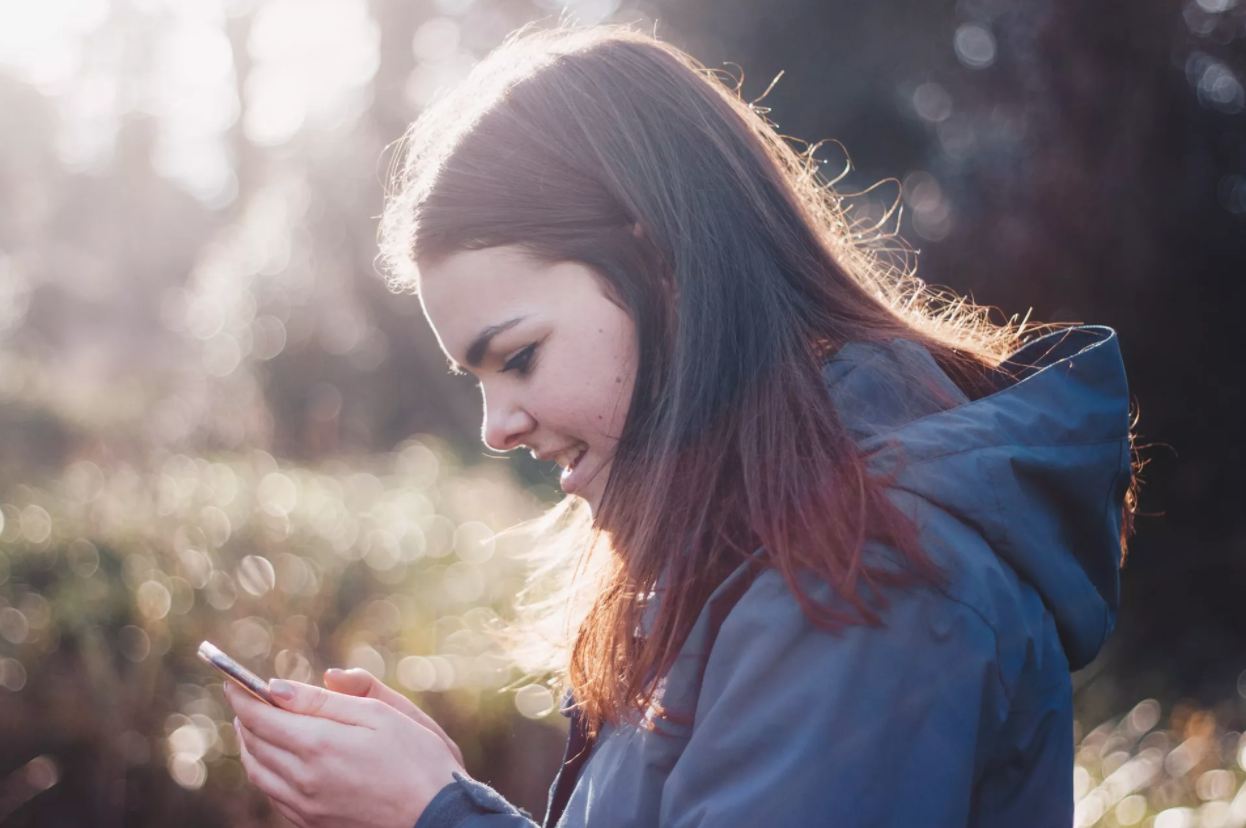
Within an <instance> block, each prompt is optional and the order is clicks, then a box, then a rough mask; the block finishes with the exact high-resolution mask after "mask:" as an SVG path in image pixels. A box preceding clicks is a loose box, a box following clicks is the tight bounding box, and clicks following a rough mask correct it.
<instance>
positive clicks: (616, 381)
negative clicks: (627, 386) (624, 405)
mask: <svg viewBox="0 0 1246 828" xmlns="http://www.w3.org/2000/svg"><path fill="white" fill-rule="evenodd" d="M614 381H615V383H616V384H617V383H620V382H622V381H623V378H622V377H615V378H614Z"/></svg>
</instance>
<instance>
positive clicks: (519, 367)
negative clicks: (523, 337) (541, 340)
mask: <svg viewBox="0 0 1246 828" xmlns="http://www.w3.org/2000/svg"><path fill="white" fill-rule="evenodd" d="M535 353H536V343H535V342H533V343H532V344H531V345H529V346H528V347H526V348H524V349H523V350H522V351H520V352H519V353H517V354H515V355H514V356H513V357H511V358H510V359H509V360H507V361H506V364H505V365H503V366H502V373H503V374H505V373H506V372H507V371H519V376H521V377H523V376H527V374H528V372H529V371H531V370H532V357H533V355H534V354H535Z"/></svg>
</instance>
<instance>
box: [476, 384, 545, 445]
mask: <svg viewBox="0 0 1246 828" xmlns="http://www.w3.org/2000/svg"><path fill="white" fill-rule="evenodd" d="M481 394H482V395H483V397H484V409H485V411H484V423H483V424H482V425H481V429H480V436H481V439H482V440H484V443H485V445H486V446H488V447H489V448H491V449H493V450H494V451H510V450H511V449H514V448H518V447H519V446H520V445H522V444H523V441H524V439H525V438H526V437H527V436H528V435H529V434H531V433H532V430H533V429H534V428H536V420H535V419H534V418H533V417H532V415H531V414H529V413H528V412H527V411H525V410H524V408H523V406H521V405H519V403H518V401H517V400H515V399H513V398H509V397H508V395H505V394H499V393H495V394H488V393H486V392H484V391H483V390H482V391H481Z"/></svg>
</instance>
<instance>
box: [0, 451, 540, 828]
mask: <svg viewBox="0 0 1246 828" xmlns="http://www.w3.org/2000/svg"><path fill="white" fill-rule="evenodd" d="M5 497H6V498H8V499H9V500H10V502H5V503H3V504H2V505H0V515H2V516H3V517H2V521H3V523H2V528H0V644H2V646H0V654H2V655H0V687H2V688H3V689H2V690H0V693H3V694H4V696H7V698H4V696H0V733H4V734H5V751H4V754H5V756H4V760H5V761H6V762H12V761H15V760H20V759H22V758H23V756H22V753H21V751H20V750H15V748H17V746H18V745H23V746H24V747H25V748H26V749H27V750H35V751H37V752H39V755H42V756H45V759H44V760H43V764H36V765H35V766H33V767H34V769H33V770H32V769H31V768H30V767H27V768H26V769H25V770H24V771H22V772H21V773H19V774H18V775H17V776H15V777H11V779H10V781H11V782H14V780H17V779H19V778H22V774H25V776H30V775H31V774H37V773H44V774H45V777H44V778H45V780H46V778H48V777H46V774H48V773H51V774H53V775H58V774H60V773H61V772H62V771H61V770H60V769H61V768H62V766H64V765H66V764H68V765H69V767H68V768H66V770H65V771H63V772H64V773H65V775H66V778H65V782H67V783H71V785H72V787H75V788H79V787H80V786H84V787H88V788H89V787H91V786H92V782H98V780H90V779H87V778H81V777H82V776H87V775H90V774H93V773H99V771H100V770H101V769H104V768H112V769H114V773H115V774H116V779H117V780H121V779H125V780H127V781H126V784H125V785H124V786H123V787H118V788H115V789H113V790H109V791H107V792H106V794H101V796H104V798H105V800H106V801H105V802H102V803H96V804H97V805H103V806H105V808H106V810H112V811H115V812H122V811H123V810H124V809H125V808H134V807H140V808H142V809H144V811H149V810H150V809H152V808H156V809H157V811H158V809H159V808H161V807H167V804H161V797H159V796H155V797H154V798H153V796H152V791H150V790H147V788H149V787H151V783H150V782H144V779H145V778H146V774H148V773H149V772H150V770H151V769H153V768H159V769H165V770H167V772H168V775H169V777H171V778H172V779H173V780H174V781H175V782H177V783H178V784H179V785H181V786H182V787H184V788H187V789H190V790H200V789H202V790H203V791H204V794H203V795H204V796H206V797H207V798H208V799H209V800H210V801H211V802H212V803H213V804H214V805H215V807H216V808H218V809H219V810H220V812H221V813H222V814H225V815H227V816H228V824H231V825H241V824H248V823H247V821H246V815H247V814H248V813H255V812H257V811H258V813H260V814H263V813H264V808H263V807H258V808H257V805H256V803H255V802H254V801H253V800H254V797H251V796H248V797H243V798H241V799H239V798H237V797H236V796H233V795H232V792H234V791H237V790H238V789H239V788H240V787H241V785H242V783H243V774H242V771H241V766H240V765H239V764H238V762H237V760H236V758H235V757H236V755H237V748H236V745H235V743H234V737H233V730H232V725H231V722H232V718H233V717H232V714H231V713H230V711H229V709H228V706H227V705H226V704H225V703H224V699H223V696H222V695H221V693H220V684H219V682H218V680H217V679H218V676H217V675H216V674H215V672H214V671H213V670H211V668H208V667H207V666H206V665H203V664H202V663H201V662H199V660H198V659H197V657H196V655H195V650H196V648H197V646H198V644H199V642H200V641H202V640H205V639H206V640H210V641H213V642H215V643H217V644H219V645H220V646H222V647H223V648H224V649H226V650H227V651H228V652H230V653H231V654H233V655H235V656H236V657H237V658H239V659H240V660H241V661H242V662H243V663H245V664H247V665H248V666H249V667H251V668H252V669H253V670H255V671H256V672H258V673H259V674H260V675H264V676H268V675H273V676H281V677H284V678H291V679H295V680H298V681H316V680H318V676H319V673H320V672H321V671H322V670H323V669H325V668H327V667H329V666H342V665H346V666H352V667H363V668H365V669H367V670H369V671H371V672H372V673H374V674H375V675H377V676H380V677H382V678H385V679H387V680H388V681H389V683H390V684H391V685H394V686H397V687H400V688H404V689H405V690H407V691H408V692H411V693H414V694H416V696H417V698H420V697H421V696H422V695H424V694H435V700H431V699H426V700H425V704H427V705H428V707H429V709H430V711H431V712H433V713H434V715H435V716H436V717H437V719H438V720H439V721H441V722H442V723H443V724H444V725H445V726H446V727H447V729H448V731H449V732H450V733H451V734H452V735H453V736H454V737H455V738H456V740H457V741H458V742H459V744H460V746H461V747H462V748H463V750H464V754H465V756H466V758H467V761H468V763H469V765H471V766H473V767H475V768H479V769H481V770H482V771H485V772H497V773H500V774H501V775H502V776H505V775H506V771H505V769H504V768H502V767H498V766H497V762H498V759H499V758H500V757H499V756H498V755H493V752H492V751H490V750H489V748H490V747H493V745H492V744H491V743H495V742H498V741H500V740H502V739H503V738H505V736H506V735H507V734H508V732H509V728H508V727H507V724H506V722H507V720H508V718H512V717H514V716H515V715H517V714H518V715H523V716H526V717H529V718H541V717H544V716H546V715H547V714H549V713H550V712H551V711H552V709H553V707H554V700H553V697H552V695H551V693H550V691H549V689H548V688H547V687H545V686H543V685H533V684H530V683H529V684H527V685H526V686H523V687H520V688H519V691H518V693H515V694H501V693H499V692H497V691H498V689H499V688H502V687H503V686H504V685H506V684H508V683H510V682H512V681H513V680H514V679H516V678H517V674H516V673H515V671H514V669H513V667H512V665H511V662H510V661H509V660H508V659H507V658H506V657H505V656H504V654H503V653H502V652H500V650H499V649H498V646H497V643H496V641H495V639H494V638H493V637H492V636H491V635H490V631H491V630H493V629H495V625H496V622H497V619H498V615H497V613H496V612H495V611H494V610H493V609H492V608H491V607H492V606H493V605H495V604H496V605H505V604H506V602H507V599H508V598H509V597H510V596H512V595H514V593H515V592H516V591H517V590H518V589H519V588H520V586H521V585H522V581H523V575H524V568H523V566H522V565H521V563H520V562H518V561H516V560H515V559H514V555H515V553H517V552H522V550H523V548H524V543H525V541H524V540H523V539H522V538H519V537H516V536H505V537H503V538H495V532H496V530H498V529H501V528H504V527H507V526H512V525H514V524H515V523H517V522H519V521H521V520H523V519H525V518H528V517H532V516H535V515H536V514H538V513H539V504H538V502H537V500H536V498H535V497H534V496H533V495H532V494H531V493H530V492H528V491H526V490H524V489H523V488H521V487H519V486H518V485H516V484H515V482H514V481H513V479H512V477H511V475H510V474H509V473H508V472H507V471H506V470H505V469H504V468H503V467H501V466H497V465H483V466H477V467H474V468H470V469H464V468H461V467H460V466H459V464H458V462H457V460H456V459H455V457H454V455H453V453H452V452H450V451H449V450H448V449H447V448H446V447H445V446H444V444H442V443H441V441H439V440H437V439H435V438H431V437H427V436H424V437H421V438H419V439H417V440H411V441H407V442H405V443H404V444H403V445H401V446H400V447H399V448H398V449H397V450H396V451H395V452H393V453H389V454H384V455H376V456H371V457H364V458H354V459H347V458H338V459H336V460H335V462H334V463H333V464H332V465H331V466H329V467H325V468H310V467H300V466H292V465H286V464H279V463H278V462H277V461H276V460H274V459H273V458H272V457H271V456H270V455H268V454H267V453H265V452H263V451H260V450H255V451H252V452H249V453H248V454H246V455H241V456H221V457H217V458H215V459H212V460H208V459H202V458H199V459H194V458H191V457H189V456H187V455H184V454H176V455H170V456H168V457H166V458H165V459H164V461H163V462H162V463H159V464H156V465H155V468H154V469H153V470H151V471H140V470H136V469H134V468H132V467H130V466H128V465H124V464H121V465H117V466H116V467H112V468H107V469H105V468H101V467H100V466H98V465H96V464H95V463H93V462H90V461H78V462H75V463H72V464H71V465H69V466H68V467H67V468H66V469H65V470H64V473H63V474H62V475H61V476H59V477H57V478H55V479H52V480H49V481H47V482H46V484H44V485H42V486H39V487H34V486H30V485H20V486H17V487H15V488H14V489H13V490H12V491H10V492H8V493H7V494H6V495H5ZM512 689H513V688H512ZM17 700H23V702H22V703H20V704H14V703H13V702H14V701H17ZM554 719H561V717H558V716H555V717H554ZM53 757H55V758H53ZM88 757H90V759H89V760H88ZM75 774H78V775H79V778H77V779H74V778H73V777H74V775H75ZM14 784H15V782H14ZM205 786H206V787H205ZM6 793H7V796H8V797H9V800H10V801H9V803H8V807H5V804H4V802H5V796H6ZM15 796H20V791H19V792H17V793H16V794H15V793H14V792H13V791H7V792H6V790H5V789H4V788H0V813H4V812H7V811H8V810H10V809H11V808H12V805H13V804H14V803H13V802H12V800H13V798H14V797H15ZM240 809H241V810H240ZM145 816H146V818H149V819H150V818H153V817H154V814H152V813H147V814H145ZM127 824H131V823H129V822H128V821H127Z"/></svg>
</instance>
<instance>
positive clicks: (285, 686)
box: [268, 679, 294, 701]
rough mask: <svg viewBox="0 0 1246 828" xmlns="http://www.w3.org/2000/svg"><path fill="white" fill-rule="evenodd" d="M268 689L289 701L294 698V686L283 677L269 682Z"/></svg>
mask: <svg viewBox="0 0 1246 828" xmlns="http://www.w3.org/2000/svg"><path fill="white" fill-rule="evenodd" d="M268 691H269V692H270V693H272V694H273V695H274V696H276V697H277V698H279V699H281V700H282V701H289V700H290V699H292V698H294V688H293V687H291V686H290V682H288V681H282V680H281V679H273V680H272V681H270V682H268Z"/></svg>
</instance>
